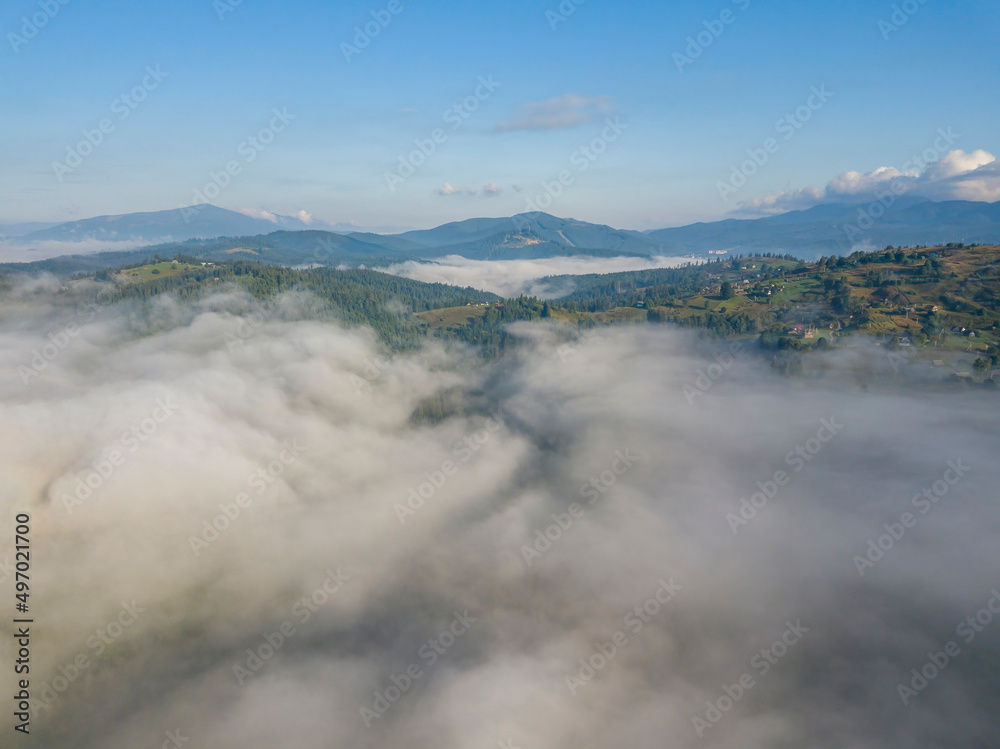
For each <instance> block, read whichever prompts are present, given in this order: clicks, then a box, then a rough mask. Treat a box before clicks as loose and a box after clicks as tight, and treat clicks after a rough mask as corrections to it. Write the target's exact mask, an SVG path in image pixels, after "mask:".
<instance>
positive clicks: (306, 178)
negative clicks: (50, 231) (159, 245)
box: [0, 0, 1000, 229]
mask: <svg viewBox="0 0 1000 749" xmlns="http://www.w3.org/2000/svg"><path fill="white" fill-rule="evenodd" d="M234 1H235V0H218V2H213V0H181V1H180V2H171V3H149V4H145V3H135V2H124V1H118V0H104V1H102V2H100V3H87V2H83V0H68V2H66V4H65V5H63V4H61V3H59V0H42V2H39V1H38V0H35V1H34V2H28V1H26V0H8V2H6V3H4V4H3V10H2V11H0V33H2V39H0V101H2V105H0V127H2V132H3V145H2V148H0V223H13V222H19V221H63V220H72V219H75V218H85V217H89V216H94V215H100V214H115V213H126V212H132V211H144V210H161V209H165V208H176V207H179V206H182V205H190V204H191V203H193V202H195V200H196V198H195V190H196V189H199V188H204V187H205V186H206V185H207V184H210V182H211V177H210V174H211V173H215V174H216V175H217V178H218V179H217V182H228V184H226V186H225V187H224V189H220V190H219V191H218V194H217V195H216V196H215V197H213V198H212V199H211V202H213V203H214V204H216V205H220V206H222V207H225V208H231V209H234V210H244V211H249V212H256V211H269V212H274V213H281V214H296V213H298V212H299V211H305V212H307V213H308V214H310V215H312V216H314V217H316V218H319V219H323V220H326V221H330V222H353V223H357V224H360V225H397V226H415V227H429V226H433V225H436V224H440V223H443V222H445V221H451V220H459V219H463V218H469V217H473V216H499V215H510V214H513V213H519V212H522V211H524V210H528V209H529V207H530V205H531V203H529V202H528V201H529V200H535V199H536V198H539V197H542V198H544V197H545V196H546V195H547V192H546V189H545V184H548V185H549V190H548V193H559V194H558V197H555V198H554V199H552V200H551V202H550V203H548V204H547V207H546V208H545V209H546V210H548V211H549V212H550V213H555V214H557V215H561V216H567V217H574V218H579V219H584V220H588V221H594V222H600V223H608V224H612V225H615V226H621V227H626V228H637V229H649V228H656V227H660V226H669V225H678V224H683V223H690V222H692V221H698V220H713V219H716V218H720V217H723V216H726V215H752V214H754V213H755V212H762V211H769V210H770V211H773V210H784V209H786V208H793V207H804V206H805V205H808V204H809V203H810V202H816V201H818V200H824V199H834V198H836V197H839V196H841V195H847V194H849V195H855V194H857V195H860V194H862V193H863V192H864V191H866V190H868V191H870V190H871V189H873V185H874V186H877V184H878V179H879V175H880V174H882V175H888V176H894V173H892V172H876V173H875V175H872V174H871V173H872V172H875V170H878V169H879V168H881V167H891V168H894V169H896V170H897V171H898V174H899V175H903V176H905V178H906V179H909V180H911V181H913V183H914V184H915V185H919V184H920V183H921V182H922V183H923V186H924V187H925V189H924V192H926V193H928V194H932V196H933V197H967V198H974V199H990V198H992V199H993V200H997V199H1000V193H997V192H996V190H997V187H998V185H1000V180H998V179H997V169H996V166H997V165H996V163H995V162H993V161H992V156H993V154H996V153H1000V151H998V149H1000V143H998V136H1000V116H998V115H1000V111H998V110H1000V101H998V96H997V91H998V85H997V84H998V72H997V71H998V70H1000V67H998V62H1000V59H998V58H1000V49H998V47H997V44H996V39H997V35H998V31H1000V9H998V7H997V3H995V2H992V1H987V0H965V1H964V2H954V1H948V0H926V2H924V3H923V4H920V3H919V2H918V0H908V3H892V2H886V3H883V2H858V1H853V0H847V1H838V2H832V1H822V2H809V3H803V2H764V1H763V0H735V1H733V0H715V1H714V2H671V3H665V2H662V1H661V2H640V1H638V0H634V1H627V2H610V1H609V0H585V1H584V2H582V3H580V4H579V5H576V4H575V3H574V2H572V0H567V2H565V3H563V4H562V11H560V3H559V2H558V1H557V0H551V1H548V2H546V1H538V2H535V1H531V0H504V1H503V2H500V1H499V0H485V1H481V2H457V1H456V2H451V1H448V0H393V2H390V0H385V2H383V0H373V1H371V2H368V1H365V2H357V1H355V0H343V1H339V2H335V3H334V2H327V3H320V2H308V1H306V0H285V1H284V2H266V1H265V0H242V2H240V3H239V4H238V5H235V6H232V5H230V4H231V3H232V2H234ZM390 5H391V6H392V9H393V10H395V11H397V12H396V13H393V12H392V11H391V10H389V8H390ZM894 5H895V6H896V8H897V9H898V10H896V9H894V7H893V6H894ZM904 6H905V8H904ZM46 8H47V10H46ZM567 10H570V11H571V12H569V13H565V12H564V11H567ZM908 11H910V12H908ZM894 12H895V13H896V20H897V21H898V20H899V19H905V23H902V24H893V26H895V27H896V28H895V30H893V29H891V28H889V27H887V26H885V25H883V26H882V28H880V26H879V23H880V21H886V22H888V23H893V21H892V19H893V14H894ZM373 13H374V14H375V16H379V17H381V18H382V19H383V22H384V19H386V18H390V19H391V20H390V22H389V23H388V24H387V25H382V24H381V23H379V21H378V20H377V19H376V18H374V17H373ZM724 13H726V15H725V16H723V14H724ZM555 14H558V17H557V15H555ZM25 18H27V19H28V21H29V22H30V24H31V25H29V27H28V28H27V29H25V28H24V19H25ZM32 18H36V19H42V18H44V20H45V21H46V22H45V25H44V26H43V27H41V28H37V30H36V31H37V33H35V34H34V35H33V36H31V38H28V35H29V34H30V32H31V31H32V30H33V22H32V21H31V19H32ZM560 18H564V19H565V20H560ZM722 18H725V19H728V20H729V22H728V23H725V22H724V21H723V20H719V19H722ZM369 22H370V28H376V27H377V28H378V30H379V33H378V35H377V36H375V37H374V38H373V39H371V40H370V42H369V43H368V44H367V46H365V47H364V48H363V49H360V48H357V52H356V53H355V52H352V51H350V50H348V53H349V54H348V55H345V52H344V49H343V47H342V45H343V44H345V43H346V44H353V39H354V37H355V32H354V29H355V27H356V26H362V27H363V26H364V25H365V24H366V23H369ZM706 24H707V26H706ZM553 26H554V28H553ZM712 28H714V29H715V30H716V31H718V30H719V29H720V28H721V33H719V34H718V35H717V36H716V35H713V34H712V33H711V29H712ZM25 31H27V33H23V32H25ZM701 32H704V33H703V34H702V40H703V41H704V40H708V39H709V38H711V42H710V44H708V45H707V46H704V47H703V48H701V51H700V54H699V55H698V57H697V58H694V57H693V56H692V57H690V58H689V59H690V62H689V63H687V62H684V61H681V66H680V67H682V68H683V69H679V66H678V61H677V58H675V53H678V54H681V55H685V54H686V50H687V48H688V46H689V42H688V37H692V38H695V43H696V44H698V40H697V36H698V34H699V33H701ZM12 34H13V35H15V36H11V35H12ZM886 37H888V38H886ZM361 41H362V42H363V41H364V40H363V39H362V40H361ZM699 46H700V45H699ZM15 47H16V50H15ZM694 51H698V50H697V49H695V50H694ZM348 56H350V58H351V59H350V60H349V61H348V59H347V57H348ZM147 69H152V70H157V69H159V70H160V71H161V72H162V73H165V74H166V77H165V78H162V80H157V78H154V77H151V76H150V74H149V73H147ZM159 77H162V76H159ZM481 79H485V80H487V81H493V83H494V85H491V86H489V87H485V86H483V84H481V83H480V80H481ZM144 83H145V84H146V87H147V88H146V89H145V90H142V91H139V92H138V95H142V96H144V100H143V101H133V102H131V104H132V106H129V105H128V104H127V103H124V100H122V99H119V98H118V97H120V96H121V95H122V94H128V93H129V92H130V91H132V90H133V89H134V88H135V87H137V86H138V87H140V88H141V87H142V86H143V84H144ZM495 84H499V85H498V86H497V85H495ZM824 87H825V88H824ZM813 88H816V89H817V90H823V91H827V92H829V93H830V94H831V95H830V96H829V97H828V98H826V99H825V101H822V102H820V101H819V100H818V99H817V98H815V97H813V99H812V100H811V103H812V104H813V105H816V104H817V103H819V106H818V107H816V106H814V107H813V108H812V109H808V106H809V103H810V96H811V95H812V94H811V91H812V90H813ZM490 89H493V90H492V91H491V90H490ZM477 90H478V93H479V97H478V98H477V96H476V95H477ZM138 95H137V98H138ZM468 97H472V98H468ZM463 101H468V104H469V108H468V109H466V110H465V111H464V112H462V113H461V114H465V115H467V118H462V117H461V114H458V115H456V114H455V113H453V114H452V115H450V117H448V118H446V112H448V111H449V109H450V108H451V107H453V106H454V105H456V104H459V105H460V106H462V102H463ZM473 105H474V110H473ZM803 107H804V108H805V109H801V108H803ZM797 108H800V109H799V111H800V112H801V113H806V112H807V110H808V119H807V120H806V121H803V122H799V123H798V124H799V125H801V127H795V128H793V129H792V130H793V134H792V135H791V136H789V137H786V136H785V135H782V134H781V133H780V131H778V130H776V123H778V121H779V120H781V119H782V118H784V117H785V116H786V115H788V114H792V115H793V117H795V111H796V109H797ZM275 109H277V110H278V111H284V112H286V113H287V115H290V116H293V117H294V119H291V118H286V120H285V121H284V122H283V121H282V120H275V115H274V114H273V112H274V110H275ZM126 110H127V111H128V116H127V117H125V118H124V119H121V117H122V114H123V113H124V112H125V111H126ZM452 111H453V112H454V110H452ZM102 120H105V123H104V124H105V126H106V129H107V130H108V132H106V133H102V134H100V136H101V137H100V141H101V142H100V143H99V144H97V145H96V146H94V147H93V149H92V152H91V153H88V154H86V155H85V156H83V157H81V159H80V161H79V163H78V164H77V165H76V166H72V167H71V168H70V166H69V165H70V162H72V161H73V157H72V156H71V155H70V154H71V151H68V150H67V149H71V150H72V151H74V152H78V151H87V150H88V148H87V145H84V146H83V148H82V149H78V148H77V146H78V145H79V144H80V142H81V141H82V140H84V137H85V135H84V131H90V132H91V137H92V139H93V140H97V139H98V135H97V134H95V133H94V131H95V130H97V131H98V133H99V130H100V123H101V121H102ZM609 120H610V121H612V122H616V123H618V127H617V128H612V129H609V126H608V124H607V122H608V121H609ZM459 122H460V123H461V124H460V125H459V126H457V127H456V123H459ZM272 125H278V126H280V127H281V128H282V129H281V130H280V132H270V133H269V132H265V133H264V135H263V137H264V138H265V139H267V138H269V137H270V136H272V135H273V139H270V142H269V143H267V144H266V145H264V144H262V143H261V144H259V145H258V146H253V145H249V144H248V142H247V140H246V139H247V138H248V137H250V136H254V135H255V134H258V133H259V132H260V131H261V130H262V129H264V130H267V129H268V128H270V127H271V126H272ZM942 128H951V131H950V132H951V133H952V134H953V136H954V137H953V138H952V141H953V142H950V143H949V144H948V150H949V152H950V155H947V156H945V154H944V152H943V151H941V152H939V154H938V156H939V157H941V161H942V163H941V164H937V165H935V164H934V163H929V164H928V165H918V168H916V169H914V168H913V166H912V165H911V166H909V167H908V168H906V162H907V161H908V160H909V159H910V158H911V157H912V156H913V155H914V154H920V153H923V152H924V151H925V150H926V149H929V148H934V147H935V146H934V143H935V139H936V138H938V137H939V136H938V131H939V129H942ZM275 129H277V128H275ZM786 129H788V128H786ZM435 130H438V133H437V140H438V142H437V143H435V142H434V140H435ZM610 136H613V139H612V138H611V137H610ZM772 137H773V138H774V139H775V140H776V141H777V144H776V147H775V148H773V149H772V150H773V152H771V153H768V152H766V151H764V152H763V153H765V154H766V159H765V160H764V163H762V164H760V165H759V166H757V167H756V168H755V169H753V170H752V171H753V174H751V175H750V176H747V178H746V181H745V183H741V184H740V186H739V187H738V188H734V189H733V191H731V192H729V193H728V194H726V196H725V197H726V199H725V200H724V199H723V196H722V194H721V193H723V192H727V191H725V190H723V189H720V182H722V183H726V182H728V183H729V184H730V186H732V185H734V184H736V182H738V181H739V178H738V177H737V178H736V182H733V181H731V180H732V179H733V176H732V175H733V167H734V166H737V167H738V168H739V165H740V164H741V163H742V162H744V161H746V160H747V158H748V154H747V149H754V150H756V152H757V153H758V155H759V154H760V153H762V151H761V150H760V149H762V148H763V147H764V144H765V142H766V141H767V139H768V138H772ZM416 141H422V142H424V144H425V150H430V148H429V145H428V143H430V144H432V145H433V146H434V149H433V153H431V154H430V155H429V156H427V157H426V158H423V159H421V158H420V155H419V154H418V155H417V156H416V158H413V157H411V156H410V154H411V153H413V152H414V150H415V149H416V148H417V144H416ZM939 145H940V143H939ZM581 147H587V148H588V149H589V148H591V147H593V148H594V149H595V151H596V150H600V151H602V152H601V153H599V154H598V153H595V152H594V151H588V153H589V154H590V155H589V156H587V155H583V153H582V152H580V151H579V150H578V149H580V148H581ZM955 150H958V151H960V153H958V154H955V153H953V152H954V151H955ZM250 154H252V155H253V158H252V161H251V159H250ZM401 157H402V158H403V159H404V161H405V160H409V161H410V162H411V164H410V165H411V166H413V163H414V162H420V163H417V164H416V165H415V166H414V167H413V173H412V174H409V171H408V170H407V169H406V168H404V169H403V170H402V172H400V158H401ZM67 159H69V161H67ZM55 162H59V163H62V164H63V166H64V167H66V168H65V169H60V168H58V167H55V166H54V163H55ZM229 162H234V163H235V168H234V170H233V171H234V172H236V173H235V174H233V175H226V177H228V179H226V177H220V176H219V175H220V174H221V173H222V172H224V171H225V169H226V165H227V163H229ZM584 165H586V168H585V169H584V168H583V166H584ZM935 169H936V170H937V171H935ZM851 171H855V172H857V173H859V176H857V178H856V179H852V178H848V179H846V180H841V181H840V182H838V183H837V185H839V186H838V187H836V189H829V188H827V185H828V183H830V181H831V180H833V179H835V178H837V177H838V175H842V174H843V173H845V172H851ZM57 172H60V173H59V174H57ZM394 172H395V173H396V174H397V176H399V175H400V174H401V173H402V174H405V179H403V178H400V179H399V180H395V179H392V178H388V179H387V174H391V173H394ZM560 172H563V177H564V180H563V181H564V183H565V184H562V185H559V184H558V182H559V175H560ZM970 175H972V176H970ZM956 180H958V181H957V182H956ZM390 182H392V183H393V184H392V185H391V187H390V184H389V183H390ZM848 183H849V184H850V185H851V186H848V187H845V185H846V184H848ZM213 189H214V188H213ZM994 196H996V197H994ZM535 204H538V205H539V207H542V204H541V203H537V201H536V203H535ZM734 212H735V213H734Z"/></svg>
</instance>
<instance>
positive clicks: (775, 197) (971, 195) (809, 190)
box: [737, 149, 1000, 216]
mask: <svg viewBox="0 0 1000 749" xmlns="http://www.w3.org/2000/svg"><path fill="white" fill-rule="evenodd" d="M929 152H930V153H929V154H928V155H929V156H931V157H932V158H927V159H926V160H922V159H923V158H924V157H920V158H919V159H911V161H910V162H907V164H904V165H903V166H904V168H903V169H902V170H900V169H897V168H895V167H889V166H882V167H879V168H877V169H874V170H872V171H870V172H858V171H849V172H844V173H842V174H840V175H838V176H837V177H835V178H834V179H832V180H831V181H830V182H829V183H828V184H827V185H826V186H825V187H804V188H799V189H793V190H786V191H784V192H780V193H774V194H771V195H765V196H763V197H760V198H752V199H750V200H748V201H746V202H744V203H743V204H741V206H740V208H739V210H738V211H737V213H739V214H742V215H748V216H760V215H773V214H778V213H785V212H787V211H794V210H803V209H806V208H811V207H813V206H815V205H819V204H820V203H828V202H855V201H856V202H862V201H864V200H866V199H869V198H871V197H872V196H874V194H875V193H876V192H880V191H885V190H888V189H890V188H895V191H896V193H897V194H903V193H912V194H914V195H920V196H922V197H925V198H929V199H931V200H971V201H983V202H995V201H997V200H1000V164H998V162H997V160H996V158H995V157H994V156H993V154H991V153H989V152H987V151H984V150H982V149H979V150H976V151H972V152H970V153H966V152H965V151H962V150H961V149H953V150H950V151H935V150H934V149H929Z"/></svg>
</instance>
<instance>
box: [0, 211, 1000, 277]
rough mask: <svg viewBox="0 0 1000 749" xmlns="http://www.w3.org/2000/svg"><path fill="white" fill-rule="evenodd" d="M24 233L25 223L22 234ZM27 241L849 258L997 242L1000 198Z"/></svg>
mask: <svg viewBox="0 0 1000 749" xmlns="http://www.w3.org/2000/svg"><path fill="white" fill-rule="evenodd" d="M23 228H27V227H25V226H24V225H18V226H17V229H16V230H15V231H19V232H20V231H22V230H23ZM8 239H9V241H14V242H17V243H20V244H22V245H30V244H31V243H41V242H46V241H63V242H81V243H82V242H84V241H89V242H91V243H93V242H95V241H96V242H101V241H106V242H121V241H133V242H138V243H141V244H144V245H147V247H146V248H145V249H150V248H151V249H156V250H159V249H162V250H163V251H164V252H169V251H171V250H172V251H182V252H188V253H198V254H200V255H202V256H205V257H212V256H213V255H212V253H222V254H240V253H243V254H245V255H246V256H256V257H257V258H258V259H261V260H265V261H267V262H274V263H281V264H288V265H304V264H310V263H314V264H322V265H328V264H338V263H358V262H371V261H375V260H377V261H379V262H391V261H394V260H395V261H399V260H433V259H435V258H441V257H445V256H448V255H460V256H462V257H465V258H468V259H473V260H512V259H540V258H546V257H558V256H571V255H590V256H597V257H608V256H621V255H638V256H647V257H648V256H678V255H692V254H693V255H705V254H707V253H708V252H709V251H715V252H720V251H726V252H728V253H731V254H735V253H742V254H749V253H762V252H772V253H778V254H790V255H795V256H797V257H801V258H803V259H806V260H812V259H816V258H819V257H820V256H822V255H835V254H836V255H846V254H849V253H850V252H852V251H853V250H856V249H872V248H881V247H885V246H886V245H894V246H895V245H929V244H943V243H948V242H964V243H973V242H975V243H995V242H1000V202H996V203H976V202H969V201H958V200H953V201H945V202H934V201H931V200H927V199H924V198H919V197H912V196H903V197H900V198H897V199H895V200H894V201H893V202H891V203H889V204H883V203H861V204H848V203H827V204H822V205H818V206H815V207H813V208H809V209H807V210H802V211H792V212H789V213H784V214H781V215H777V216H768V217H764V218H756V219H726V220H723V221H715V222H711V223H696V224H690V225H688V226H680V227H675V228H670V229H658V230H654V231H647V232H638V231H630V230H623V229H616V228H614V227H611V226H606V225H602V224H591V223H588V222H586V221H579V220H576V219H566V218H559V217H557V216H552V215H550V214H547V213H540V212H535V213H523V214H519V215H517V216H513V217H509V218H473V219H467V220H465V221H457V222H453V223H448V224H443V225H442V226H438V227H435V228H433V229H423V230H412V231H406V232H403V233H400V234H378V233H373V232H361V231H334V230H333V229H332V226H331V225H330V224H325V223H324V222H315V221H314V222H312V223H308V224H307V223H305V222H303V221H302V220H300V219H298V218H296V217H292V216H275V217H274V220H273V221H272V220H269V219H265V218H256V217H253V216H247V215H245V214H242V213H238V212H235V211H229V210H226V209H224V208H218V207H216V206H211V205H205V206H201V207H199V208H198V209H196V210H194V211H192V210H191V209H176V210H170V211H157V212H151V213H133V214H125V215H122V216H98V217H96V218H91V219H84V220H81V221H72V222H69V223H65V224H58V225H55V226H45V227H43V228H41V229H36V230H34V231H27V232H26V233H23V234H21V236H14V237H9V238H8Z"/></svg>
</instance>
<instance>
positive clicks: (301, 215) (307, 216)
mask: <svg viewBox="0 0 1000 749" xmlns="http://www.w3.org/2000/svg"><path fill="white" fill-rule="evenodd" d="M295 218H297V219H298V220H299V221H301V222H302V223H303V224H311V223H312V222H313V221H314V220H315V219H313V216H312V214H311V213H309V211H299V212H298V213H296V214H295Z"/></svg>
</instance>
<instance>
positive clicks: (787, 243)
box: [648, 198, 1000, 259]
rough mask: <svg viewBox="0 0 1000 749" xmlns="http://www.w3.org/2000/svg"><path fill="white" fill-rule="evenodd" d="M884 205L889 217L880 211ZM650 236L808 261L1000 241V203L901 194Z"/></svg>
mask: <svg viewBox="0 0 1000 749" xmlns="http://www.w3.org/2000/svg"><path fill="white" fill-rule="evenodd" d="M873 206H875V207H873ZM883 208H884V215H879V214H882V213H883V210H882V209H883ZM648 236H649V237H651V238H653V239H654V240H656V241H658V242H662V243H663V245H664V254H671V255H682V254H686V253H689V252H694V253H704V252H707V251H708V250H721V249H727V250H730V251H731V252H776V253H790V254H793V255H796V256H798V257H802V258H806V259H816V258H818V257H820V256H822V255H834V254H838V255H844V254H849V253H850V252H852V251H853V250H855V249H864V248H878V247H885V246H886V245H894V246H895V245H918V244H919V245H930V244H943V243H947V242H966V243H970V242H978V243H987V242H996V241H1000V202H997V203H973V202H968V201H961V200H953V201H947V202H941V203H936V202H933V201H930V200H925V199H921V198H899V199H897V200H896V201H895V202H894V203H892V204H891V205H888V206H887V207H886V206H883V205H882V204H878V203H874V204H873V203H863V204H845V203H831V204H824V205H818V206H815V207H813V208H810V209H808V210H804V211H792V212H790V213H784V214H781V215H779V216H768V217H765V218H758V219H727V220H725V221H717V222H713V223H699V224H691V225H689V226H680V227H676V228H673V229H659V230H656V231H652V232H648Z"/></svg>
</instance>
